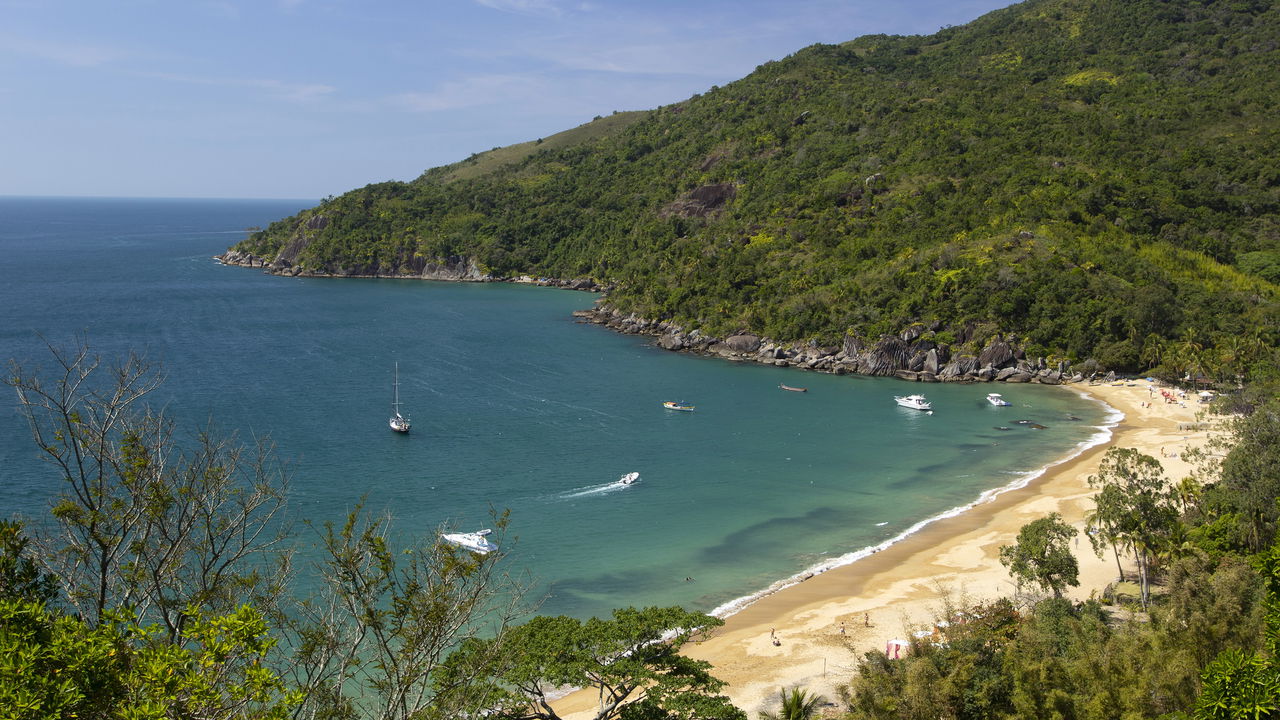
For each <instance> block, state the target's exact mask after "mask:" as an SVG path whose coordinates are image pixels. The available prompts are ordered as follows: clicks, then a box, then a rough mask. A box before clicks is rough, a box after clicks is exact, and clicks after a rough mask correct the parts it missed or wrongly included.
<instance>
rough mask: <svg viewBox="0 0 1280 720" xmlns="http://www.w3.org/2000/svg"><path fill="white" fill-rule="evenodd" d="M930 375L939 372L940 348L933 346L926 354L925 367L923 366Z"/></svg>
mask: <svg viewBox="0 0 1280 720" xmlns="http://www.w3.org/2000/svg"><path fill="white" fill-rule="evenodd" d="M921 370H923V371H924V372H927V373H929V374H930V375H937V374H938V349H937V348H933V349H932V350H930V351H929V352H928V353H927V354H925V356H924V367H922V368H921Z"/></svg>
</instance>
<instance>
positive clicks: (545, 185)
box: [237, 0, 1280, 381]
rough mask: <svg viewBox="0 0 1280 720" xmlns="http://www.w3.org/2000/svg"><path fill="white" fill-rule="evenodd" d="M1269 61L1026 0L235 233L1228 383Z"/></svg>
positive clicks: (704, 319)
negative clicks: (968, 336) (1177, 366)
mask: <svg viewBox="0 0 1280 720" xmlns="http://www.w3.org/2000/svg"><path fill="white" fill-rule="evenodd" d="M1277 65H1280V9H1278V8H1277V7H1276V6H1275V5H1274V3H1227V2H1195V1H1193V0H1177V1H1176V2H1165V1H1164V0H1123V1H1122V0H1087V1H1085V2H1080V1H1079V0H1028V1H1027V2H1023V3H1019V4H1017V5H1014V6H1012V7H1009V8H1006V9H1004V10H999V11H996V12H993V13H990V14H988V15H986V16H984V17H982V18H979V19H978V20H975V21H974V22H972V23H970V24H968V25H966V26H963V27H954V28H947V29H944V30H942V31H940V32H938V33H936V34H934V35H930V36H921V37H889V36H875V37H867V38H859V39H857V40H853V41H851V42H847V43H843V44H840V45H814V46H811V47H808V48H805V49H803V50H800V51H799V52H796V53H795V54H793V55H791V56H790V57H787V58H785V59H783V60H780V61H777V62H770V63H765V64H764V65H761V66H760V67H759V68H757V69H756V71H755V72H753V73H752V74H750V75H749V76H747V77H745V78H743V79H741V80H739V81H737V82H735V83H732V84H730V85H728V86H725V87H721V88H714V89H712V90H710V91H708V92H707V93H705V94H703V95H700V96H695V97H693V98H690V99H688V100H686V101H683V102H680V103H676V104H673V105H668V106H664V107H661V108H657V109H655V110H652V111H648V112H644V113H637V114H634V115H630V116H627V117H626V118H624V119H623V120H617V121H615V124H613V125H608V126H606V125H605V124H604V123H605V121H607V120H612V119H613V118H603V119H601V120H597V121H595V122H593V123H590V124H588V125H587V126H584V128H580V129H576V130H575V131H570V133H569V134H568V135H566V137H565V138H564V139H563V141H562V142H561V141H556V142H553V140H555V138H547V139H546V140H545V141H544V142H543V143H542V144H535V143H527V144H524V145H521V146H513V148H512V149H510V150H509V151H503V152H500V151H497V150H495V151H493V152H492V153H486V154H484V155H482V156H480V157H478V158H473V159H470V160H468V161H464V162H463V163H459V164H458V165H455V166H450V167H447V168H439V169H436V170H432V171H429V172H427V173H425V174H424V175H423V176H421V177H420V178H418V179H416V180H414V181H412V182H390V183H382V184H378V185H370V186H367V187H365V188H361V189H358V190H353V191H351V192H349V193H346V194H344V195H341V196H339V197H336V198H332V199H330V200H327V201H326V202H324V203H322V204H321V205H320V206H318V207H316V208H313V209H311V210H307V211H304V212H302V213H300V214H299V215H298V216H296V217H293V218H288V219H285V220H281V221H279V222H276V223H273V224H272V225H271V226H269V227H268V228H267V229H266V230H264V231H261V232H257V233H254V234H253V235H251V236H250V237H249V238H248V239H247V240H245V241H244V242H243V243H241V244H240V245H238V246H237V247H238V249H241V250H245V251H249V252H252V253H254V254H256V255H259V256H263V257H267V258H279V259H280V260H281V261H283V262H285V263H287V264H290V265H296V266H300V267H302V268H304V269H308V270H312V271H318V272H330V273H336V274H344V273H346V274H350V273H369V274H398V273H406V272H408V273H414V272H417V271H419V270H420V269H421V268H422V267H423V266H424V264H425V263H426V262H428V261H431V262H445V261H449V260H451V259H455V260H456V259H460V258H471V259H474V260H475V261H476V262H478V263H479V264H480V265H481V266H483V267H485V268H487V269H489V270H490V271H492V272H493V273H496V274H498V275H515V274H526V273H527V274H535V275H542V276H553V277H563V278H573V277H591V278H594V279H596V280H597V281H600V282H601V283H602V284H609V285H613V286H614V287H615V289H614V290H613V291H612V292H611V294H610V299H609V301H610V303H611V304H612V305H614V306H616V307H617V308H619V309H621V310H625V311H628V312H636V313H638V314H640V315H643V316H648V317H652V318H656V319H664V320H674V321H676V322H678V323H680V324H682V325H684V326H686V328H687V329H693V328H695V327H696V328H700V329H702V330H704V331H706V332H710V333H712V334H719V335H723V334H728V333H731V332H735V331H738V330H741V329H743V328H749V329H752V330H755V331H758V332H762V333H764V334H766V335H769V336H772V337H774V338H775V339H778V340H782V341H798V340H808V339H818V340H821V341H823V342H834V341H836V340H839V339H840V337H841V336H843V335H844V334H845V333H846V332H851V333H852V334H854V335H859V336H871V337H873V336H876V335H877V334H879V333H881V332H896V331H897V330H899V329H900V328H902V327H905V326H906V325H908V324H910V323H912V322H917V321H927V322H931V323H935V322H936V323H937V326H938V327H940V329H942V330H944V331H946V332H954V333H957V334H960V333H962V332H963V329H964V328H965V327H966V326H967V325H969V324H971V323H975V322H987V323H993V324H994V325H995V326H997V327H998V328H999V329H1000V330H1001V331H1002V332H1003V333H1005V334H1006V335H1009V334H1013V335H1016V336H1018V337H1019V338H1021V339H1022V340H1024V341H1025V342H1026V343H1027V344H1028V345H1029V346H1032V347H1035V348H1037V349H1039V350H1042V351H1043V352H1044V354H1052V355H1057V356H1060V357H1065V358H1069V359H1083V358H1085V357H1088V356H1091V355H1093V354H1094V353H1095V351H1096V352H1098V353H1101V354H1102V356H1103V357H1102V358H1101V359H1103V360H1104V363H1105V364H1106V365H1107V366H1108V367H1112V368H1114V369H1119V370H1137V369H1140V368H1144V367H1155V366H1156V364H1148V362H1149V358H1151V357H1153V356H1154V355H1158V354H1159V352H1158V351H1159V350H1160V349H1161V347H1160V346H1163V345H1169V344H1172V343H1173V342H1174V341H1176V340H1178V339H1180V338H1182V337H1183V336H1184V335H1186V334H1188V333H1191V334H1193V335H1195V336H1196V342H1197V343H1198V344H1199V345H1200V350H1199V351H1197V353H1195V357H1192V356H1189V355H1186V356H1184V357H1182V361H1184V365H1185V367H1184V368H1181V369H1183V370H1192V369H1193V368H1202V369H1206V370H1213V371H1214V372H1213V374H1214V375H1215V376H1217V375H1218V374H1219V373H1218V372H1217V370H1216V369H1215V368H1216V367H1217V366H1222V367H1221V373H1220V374H1221V376H1222V378H1223V379H1225V380H1229V381H1231V380H1234V378H1235V375H1237V374H1244V375H1245V376H1252V375H1253V374H1254V373H1259V372H1266V371H1267V370H1266V368H1268V367H1274V366H1275V365H1276V364H1277V363H1276V356H1275V351H1274V347H1275V341H1276V337H1275V332H1276V331H1275V328H1276V327H1277V322H1276V320H1277V312H1276V310H1277V305H1276V300H1277V295H1276V291H1277V289H1276V286H1275V285H1274V282H1275V281H1276V273H1275V265H1276V263H1275V258H1276V257H1277V256H1278V255H1277V253H1280V172H1278V171H1277V169H1276V167H1275V164H1274V162H1272V159H1273V158H1275V157H1277V156H1280V132H1278V129H1280V112H1277V108H1276V103H1277V98H1280V77H1278V76H1277V74H1276V73H1275V72H1274V68H1275V67H1276V66H1277ZM614 117H615V118H616V117H617V116H614ZM487 156H492V158H491V159H487ZM499 156H501V157H500V158H499ZM724 186H727V187H732V188H733V193H732V194H731V195H728V196H725V195H720V196H718V199H717V200H716V201H714V202H707V201H705V198H706V197H707V195H706V194H707V193H708V192H709V189H711V188H718V187H724ZM699 198H703V200H700V199H699ZM765 238H768V240H769V241H768V242H761V241H760V240H763V239H765ZM753 239H755V240H754V241H753ZM1252 330H1259V331H1260V333H1261V337H1260V339H1261V341H1262V342H1261V344H1260V345H1259V346H1256V347H1250V348H1247V353H1246V354H1240V353H1237V352H1234V351H1233V352H1231V353H1228V354H1229V355H1230V358H1229V359H1223V358H1221V357H1219V356H1220V355H1222V354H1223V353H1221V352H1219V349H1220V348H1221V347H1223V346H1224V344H1225V343H1227V342H1229V341H1230V340H1231V339H1233V338H1236V339H1240V338H1244V337H1247V336H1249V335H1250V334H1251V332H1250V331H1252ZM1228 366H1229V367H1228ZM1180 375H1181V373H1180Z"/></svg>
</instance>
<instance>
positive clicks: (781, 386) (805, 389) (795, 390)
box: [778, 385, 809, 392]
mask: <svg viewBox="0 0 1280 720" xmlns="http://www.w3.org/2000/svg"><path fill="white" fill-rule="evenodd" d="M778 387H780V388H782V389H783V390H790V391H791V392H809V388H802V387H791V386H790V385H779V386H778Z"/></svg>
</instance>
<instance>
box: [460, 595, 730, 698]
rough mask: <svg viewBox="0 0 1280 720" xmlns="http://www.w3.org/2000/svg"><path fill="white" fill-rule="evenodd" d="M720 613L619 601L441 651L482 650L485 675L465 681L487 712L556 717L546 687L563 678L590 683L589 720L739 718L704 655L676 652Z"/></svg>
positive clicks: (465, 663)
mask: <svg viewBox="0 0 1280 720" xmlns="http://www.w3.org/2000/svg"><path fill="white" fill-rule="evenodd" d="M723 624H724V621H722V620H719V619H717V618H713V617H711V616H709V615H704V614H702V613H694V612H688V611H686V610H683V609H681V608H678V607H670V608H656V607H650V608H644V609H641V610H637V609H635V608H624V609H620V610H614V611H613V618H612V619H611V620H602V619H599V618H591V619H589V620H586V621H580V620H576V619H574V618H570V617H565V616H559V617H549V616H541V617H537V618H534V619H533V620H531V621H529V622H528V623H526V624H524V625H521V626H518V627H515V628H513V629H512V630H511V631H510V632H509V633H508V635H507V636H506V637H505V639H504V640H503V641H502V642H503V650H502V652H501V653H495V652H492V648H493V641H489V640H480V639H474V640H471V641H469V642H468V643H466V644H464V646H463V647H462V648H460V649H459V650H458V651H457V652H455V653H454V654H453V655H452V656H451V657H450V658H449V666H450V668H453V669H458V668H474V667H476V666H477V665H478V664H482V663H477V662H476V660H475V659H476V658H477V657H490V658H492V660H491V661H489V662H490V663H491V664H489V665H488V667H489V677H488V682H487V683H475V684H472V686H471V687H470V689H469V692H470V693H472V695H473V697H475V698H477V700H476V701H475V702H474V703H473V706H474V707H476V708H497V709H496V710H493V711H492V713H491V714H490V717H500V718H527V719H529V720H532V719H534V718H542V719H544V720H554V719H555V718H558V715H556V713H555V711H554V709H552V708H551V706H550V704H549V703H548V699H549V694H550V693H553V692H555V691H556V690H557V689H559V688H561V687H565V686H569V687H583V688H592V689H594V690H595V691H596V692H597V693H598V694H599V697H600V705H599V707H598V708H597V710H596V711H595V715H594V718H595V720H608V719H611V718H619V719H621V720H640V719H641V718H644V719H646V720H648V719H653V720H657V719H659V718H661V719H665V720H677V719H684V720H696V719H698V718H724V719H725V720H733V719H734V718H744V719H745V715H744V714H743V713H742V712H741V711H740V710H738V709H737V708H734V707H733V706H732V705H731V704H730V703H729V701H728V700H727V699H726V698H724V697H723V696H720V695H717V694H716V693H717V692H719V690H720V688H722V687H723V686H724V683H723V682H721V681H719V680H717V679H715V678H714V677H713V676H712V675H711V672H710V670H711V666H710V664H709V663H707V662H704V661H700V660H692V659H690V658H687V657H685V656H683V655H681V654H680V652H679V651H680V648H681V647H682V646H683V645H684V644H685V643H686V642H688V641H689V640H690V639H691V638H694V637H697V636H698V635H699V634H700V633H702V632H704V631H706V630H709V629H711V628H715V627H719V626H720V625H723Z"/></svg>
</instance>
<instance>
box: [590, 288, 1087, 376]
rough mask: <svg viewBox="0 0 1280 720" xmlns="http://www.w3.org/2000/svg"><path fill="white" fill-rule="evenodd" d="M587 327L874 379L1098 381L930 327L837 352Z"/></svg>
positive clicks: (597, 313)
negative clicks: (940, 335)
mask: <svg viewBox="0 0 1280 720" xmlns="http://www.w3.org/2000/svg"><path fill="white" fill-rule="evenodd" d="M574 317H576V318H578V320H579V321H581V322H586V323H593V324H596V325H604V326H606V327H608V328H610V329H612V330H615V331H617V332H621V333H626V334H630V335H652V336H654V337H656V338H657V341H656V344H657V345H658V347H661V348H663V349H664V350H672V351H677V352H691V353H698V354H702V355H712V356H717V357H721V358H725V359H727V360H736V361H739V362H756V363H761V364H766V365H774V366H776V367H794V368H801V369H804V370H813V371H815V372H826V373H834V374H857V375H876V376H883V377H896V378H900V379H902V380H911V381H916V382H1011V383H1040V384H1042V385H1061V384H1063V383H1071V382H1081V381H1083V380H1085V379H1086V378H1092V377H1096V376H1097V375H1098V372H1097V368H1096V366H1095V364H1094V363H1092V362H1091V361H1086V363H1085V364H1084V365H1085V367H1082V368H1073V367H1072V366H1070V365H1068V364H1067V363H1066V362H1060V363H1057V364H1056V365H1050V364H1049V363H1048V362H1046V360H1045V359H1044V358H1035V359H1032V358H1028V357H1026V355H1025V353H1024V352H1023V350H1022V349H1021V347H1020V344H1019V343H1018V342H1017V340H1016V338H1011V337H1001V336H997V337H994V338H992V339H990V340H988V341H987V342H986V343H985V345H984V346H983V347H982V348H981V350H977V351H976V352H974V351H973V349H974V348H975V344H974V343H973V342H972V341H971V339H969V338H966V337H964V333H963V332H962V333H961V334H960V337H958V338H957V341H958V342H956V343H954V344H947V343H941V342H937V341H935V340H933V339H930V338H929V337H928V336H929V335H931V334H932V333H930V331H929V330H928V328H926V327H924V326H923V325H912V326H910V327H908V328H906V329H904V330H903V331H902V332H900V333H898V334H896V335H884V336H882V337H881V338H880V339H878V340H876V341H874V342H867V341H865V340H860V339H858V338H855V337H851V336H846V337H845V338H844V342H843V343H842V344H840V345H838V346H818V345H815V344H785V343H778V342H774V341H772V340H770V339H768V338H765V337H761V336H759V335H754V334H750V333H740V334H737V335H731V336H729V337H724V338H718V337H712V336H709V335H704V334H703V333H701V332H700V331H698V330H692V331H685V330H684V329H683V328H681V327H680V326H678V325H674V324H672V323H668V322H655V321H653V320H649V319H646V318H642V317H637V316H636V315H628V314H626V313H622V312H619V311H617V310H615V309H612V308H609V307H608V306H606V305H598V306H597V307H595V308H592V309H590V310H579V311H577V312H575V313H574Z"/></svg>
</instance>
